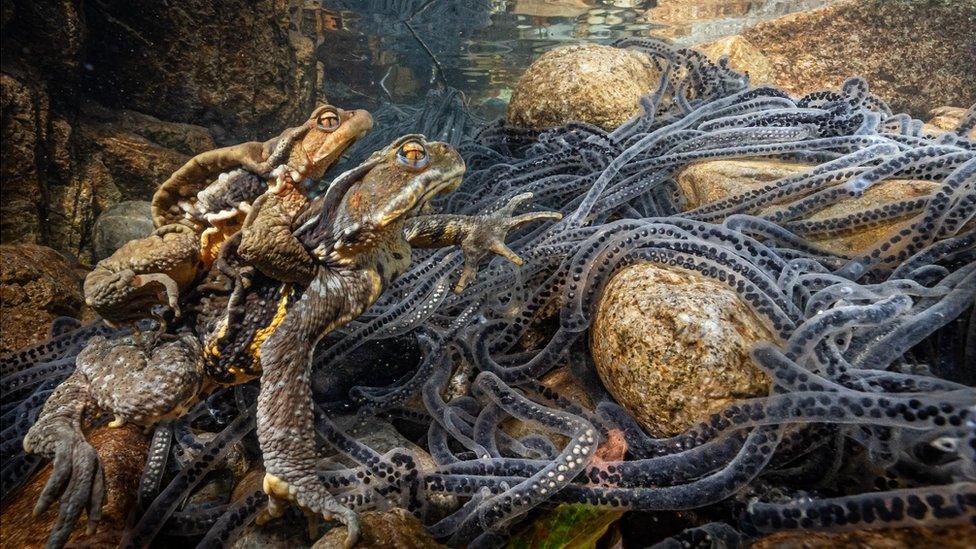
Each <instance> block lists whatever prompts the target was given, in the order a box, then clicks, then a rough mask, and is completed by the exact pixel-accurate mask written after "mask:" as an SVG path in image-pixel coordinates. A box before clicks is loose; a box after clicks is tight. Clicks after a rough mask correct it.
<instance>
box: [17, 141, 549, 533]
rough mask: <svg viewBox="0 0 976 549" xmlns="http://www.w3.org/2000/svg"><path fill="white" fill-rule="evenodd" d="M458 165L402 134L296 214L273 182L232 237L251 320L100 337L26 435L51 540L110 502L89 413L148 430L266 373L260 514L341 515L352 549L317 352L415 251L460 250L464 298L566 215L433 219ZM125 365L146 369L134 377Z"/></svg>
mask: <svg viewBox="0 0 976 549" xmlns="http://www.w3.org/2000/svg"><path fill="white" fill-rule="evenodd" d="M464 171H465V165H464V161H463V160H462V158H461V156H460V155H459V154H458V153H457V151H456V150H454V149H453V148H452V147H451V146H450V145H448V144H446V143H441V142H430V141H427V140H426V139H425V138H424V137H423V136H421V135H407V136H404V137H402V138H400V139H397V140H395V141H394V142H393V143H391V144H390V145H389V146H387V147H386V148H384V149H383V150H381V151H378V152H375V153H374V154H373V155H372V156H370V157H369V158H368V159H367V160H366V161H365V162H364V163H363V164H361V165H360V166H358V167H356V168H354V169H352V170H350V171H348V172H346V173H344V174H342V175H341V176H339V177H338V178H336V179H335V180H334V181H333V182H332V183H331V185H330V186H329V188H328V189H327V191H326V192H325V193H324V194H323V195H321V196H319V197H317V198H315V199H314V200H313V201H311V202H309V203H308V204H307V205H306V206H305V207H304V208H303V209H302V210H301V212H300V213H299V214H298V215H297V216H295V217H294V218H292V219H289V218H288V216H287V215H283V214H282V212H283V211H287V210H288V209H289V208H290V206H289V201H290V200H291V197H292V189H293V187H294V184H295V181H296V179H297V178H295V177H291V178H290V179H288V178H282V179H276V180H275V182H274V183H273V184H272V185H270V186H269V188H268V189H267V190H266V191H265V192H264V193H263V194H262V195H261V197H260V198H258V199H257V200H255V201H254V203H253V206H252V208H251V210H250V212H249V213H248V215H247V217H246V219H245V221H244V225H243V228H242V229H241V231H240V233H239V236H238V237H237V238H240V244H239V247H238V248H239V249H240V248H242V247H243V248H244V249H248V248H250V249H251V250H252V251H251V252H248V253H253V254H254V256H257V257H261V258H262V259H261V260H260V263H263V264H264V265H263V267H262V268H260V269H258V272H256V273H254V276H252V277H251V278H250V279H249V280H248V282H247V283H242V284H237V285H236V286H235V288H234V289H233V296H232V299H231V301H232V304H233V303H238V304H248V305H247V306H246V307H242V306H240V305H238V306H234V305H231V306H228V308H227V311H228V314H231V313H232V312H233V311H235V310H237V311H240V310H242V309H247V311H248V313H247V315H246V316H247V317H248V319H249V320H250V321H249V322H244V323H237V322H228V321H227V320H226V319H224V320H223V321H218V322H216V323H213V324H212V325H209V329H208V330H204V332H203V333H202V334H199V336H198V337H193V336H188V335H186V334H185V333H184V334H182V335H179V336H170V337H168V338H165V339H164V340H163V343H162V344H158V343H154V342H153V341H151V340H153V339H155V338H153V337H150V336H148V335H147V334H136V335H133V336H125V337H120V338H117V339H115V340H108V339H106V338H103V337H96V338H94V339H93V340H92V341H91V342H90V343H89V345H88V346H87V347H86V348H85V350H84V351H83V352H82V353H81V354H80V355H79V356H78V360H77V362H78V368H77V370H76V371H75V372H74V373H73V374H72V375H71V376H70V377H69V378H68V379H67V380H65V381H64V382H63V383H62V384H61V385H60V386H59V387H58V388H57V389H56V390H55V391H54V393H53V394H52V395H51V397H50V398H49V399H48V401H47V402H46V403H45V405H44V408H43V410H42V412H41V414H40V416H39V418H38V420H37V423H36V424H35V425H34V426H33V427H32V428H31V430H30V431H29V432H28V434H27V436H26V437H25V439H24V448H25V449H26V450H27V451H28V452H32V453H37V454H40V455H43V456H46V457H50V458H53V459H54V462H55V467H54V474H53V475H52V476H51V479H50V480H49V482H48V484H47V486H46V487H45V489H44V492H43V493H42V495H41V497H40V498H39V501H38V507H37V509H38V510H39V511H43V510H44V509H46V508H47V507H48V506H50V505H51V503H52V502H53V501H54V500H55V499H57V498H59V497H60V498H61V500H62V504H61V511H60V516H59V521H58V523H57V525H56V527H55V530H54V531H53V532H52V535H51V540H50V542H51V544H52V545H55V546H57V545H61V544H63V542H64V540H65V539H66V538H67V535H68V533H70V530H71V527H72V526H73V525H74V524H75V522H76V521H77V520H78V518H79V517H80V515H81V512H82V509H88V510H89V511H88V512H89V523H91V522H92V521H95V520H97V518H98V512H99V509H100V507H101V504H102V498H103V490H102V481H101V474H100V469H99V462H98V456H97V454H95V451H94V449H93V448H92V447H91V445H89V444H88V442H87V441H86V440H85V438H84V434H83V432H82V430H81V424H82V418H83V417H85V414H86V412H90V411H91V410H93V409H102V410H104V411H106V412H109V413H112V414H115V416H116V424H119V423H122V422H134V423H138V424H142V425H151V424H152V423H153V422H155V421H158V420H159V419H160V418H163V417H169V416H171V415H174V414H180V413H183V411H184V410H185V409H186V407H187V406H188V405H189V403H190V402H192V401H194V399H198V398H200V397H201V396H204V395H205V394H206V393H207V391H208V390H211V389H212V388H213V387H215V386H217V385H220V384H228V385H229V384H235V383H240V382H242V381H246V380H249V379H252V378H254V377H260V392H259V395H258V401H257V434H258V441H259V444H260V448H261V452H262V455H263V459H264V467H265V471H266V474H265V477H264V483H263V486H264V490H265V491H266V492H267V493H268V496H269V502H268V508H267V510H266V517H277V516H280V515H281V514H282V513H284V511H285V509H286V507H287V506H288V505H289V504H295V505H297V506H299V507H300V508H301V509H303V510H304V511H305V512H306V513H310V514H314V515H319V516H322V517H325V518H327V519H328V518H332V517H335V518H338V519H339V520H340V521H342V522H343V523H345V524H346V525H347V527H348V530H347V531H348V537H347V539H346V543H347V546H351V545H352V544H353V543H355V541H356V539H357V537H358V533H359V525H358V518H357V515H356V514H355V513H354V512H353V511H352V510H350V509H348V508H346V507H344V506H342V505H340V504H339V503H338V502H337V501H336V500H335V498H334V497H333V496H332V495H331V494H330V493H329V491H328V490H327V488H326V486H325V485H323V484H322V483H321V482H320V481H319V480H318V478H317V476H316V464H317V461H318V459H319V455H318V452H317V451H316V440H315V428H314V423H313V401H312V393H311V387H310V371H311V360H312V354H313V351H314V349H315V346H316V344H317V343H318V342H319V341H320V340H321V339H322V338H323V337H324V336H325V335H327V334H329V333H330V332H332V331H333V330H335V329H337V328H339V327H341V326H343V325H344V324H346V323H348V322H350V321H351V320H353V319H355V318H356V317H358V316H360V315H361V314H362V313H363V312H364V311H365V310H366V309H367V308H369V307H370V306H371V305H372V304H373V303H374V302H375V301H376V300H377V298H379V296H380V295H381V294H382V293H383V291H384V289H385V288H386V287H387V286H389V284H390V283H391V282H392V281H393V280H394V279H396V278H397V276H399V275H400V274H401V273H403V272H404V271H405V270H406V269H407V268H408V267H409V265H410V261H411V249H412V248H414V247H422V248H439V247H446V246H455V245H457V246H460V248H461V250H462V251H463V253H464V256H465V265H464V268H463V270H462V273H461V275H460V278H459V280H458V284H457V286H456V287H455V290H456V291H460V290H462V289H463V287H464V285H465V284H466V283H467V282H468V281H469V280H470V279H471V278H472V277H473V276H475V274H476V272H477V267H478V263H479V261H480V260H481V259H482V258H484V257H485V256H486V255H488V254H491V253H494V254H497V255H500V256H502V257H504V258H506V259H508V260H510V261H512V262H514V263H516V264H521V259H520V258H519V257H518V256H517V255H516V254H515V253H514V252H513V251H512V250H511V249H509V248H508V247H507V246H506V244H505V238H506V236H507V234H508V232H509V231H510V230H512V229H513V228H516V227H518V226H521V225H523V224H526V223H531V222H535V221H539V220H545V219H559V218H560V217H561V216H560V214H559V213H557V212H534V213H526V214H522V215H514V210H515V208H516V207H517V206H518V205H519V204H521V203H522V202H524V201H525V200H527V199H529V198H530V197H531V194H524V195H519V196H517V197H515V198H513V199H512V200H511V201H510V202H509V203H508V204H507V205H506V206H505V207H503V208H501V209H500V210H498V211H496V212H494V213H490V214H485V215H479V216H464V215H451V214H428V213H427V212H428V210H429V206H428V204H429V202H430V201H431V200H432V199H433V198H434V197H436V196H438V195H440V194H442V193H448V192H451V191H453V190H454V189H455V188H456V187H457V186H458V185H459V183H460V181H461V178H462V176H463V174H464ZM224 249H225V250H226V249H227V246H226V245H225V246H224ZM244 255H247V254H244ZM264 270H267V271H268V272H273V273H274V274H273V275H271V276H269V275H267V274H264V273H263V272H261V271H264ZM275 277H278V278H275ZM201 339H202V340H203V344H201V343H200V340H201ZM231 352H235V353H238V354H237V355H236V357H235V359H234V360H230V361H223V360H221V357H223V356H227V355H228V354H229V353H231ZM130 364H137V365H138V366H139V372H138V373H133V372H129V371H128V368H129V365H130ZM231 368H234V369H236V371H230V370H231Z"/></svg>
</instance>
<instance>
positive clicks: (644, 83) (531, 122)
mask: <svg viewBox="0 0 976 549" xmlns="http://www.w3.org/2000/svg"><path fill="white" fill-rule="evenodd" d="M656 80H657V71H656V70H655V69H654V68H652V66H651V65H650V63H649V60H648V59H647V57H646V56H645V55H644V54H642V53H639V52H635V51H631V50H626V49H620V48H614V47H612V46H602V45H598V44H580V45H573V46H563V47H560V48H556V49H553V50H550V51H548V52H546V53H545V54H543V55H542V57H540V58H539V59H537V60H536V61H535V62H534V63H532V65H531V66H529V68H528V69H526V70H525V74H523V75H522V78H521V79H519V82H518V84H517V85H516V87H515V91H514V92H513V93H512V100H511V102H510V103H509V105H508V121H509V123H511V124H514V125H516V126H524V127H531V128H535V129H544V128H552V127H556V126H561V125H563V124H566V123H568V122H573V121H579V122H587V123H590V124H595V125H597V126H600V127H602V128H605V129H608V130H609V129H613V128H616V127H617V126H619V125H620V124H622V123H623V122H625V121H627V119H629V118H630V117H632V116H634V115H635V114H637V113H638V112H639V110H640V103H639V100H640V97H641V96H642V95H645V94H647V93H648V91H649V90H652V89H653V88H654V86H655V84H656Z"/></svg>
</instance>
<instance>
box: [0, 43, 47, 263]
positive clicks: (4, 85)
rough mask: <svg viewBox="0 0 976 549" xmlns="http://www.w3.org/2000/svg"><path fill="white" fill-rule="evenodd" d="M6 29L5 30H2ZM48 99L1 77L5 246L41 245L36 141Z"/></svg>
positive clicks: (0, 194) (0, 202) (1, 233)
mask: <svg viewBox="0 0 976 549" xmlns="http://www.w3.org/2000/svg"><path fill="white" fill-rule="evenodd" d="M5 28H6V27H5ZM47 102H48V97H47V95H46V94H45V93H43V91H41V90H39V89H38V88H37V87H36V86H31V85H29V84H28V83H25V82H22V81H21V80H19V79H17V78H14V77H13V76H11V75H9V74H7V73H3V74H0V104H2V106H3V130H2V136H0V150H2V156H3V163H2V164H0V178H2V180H3V186H2V187H0V238H2V239H3V242H4V243H10V242H18V241H20V242H35V243H36V242H40V241H41V221H40V216H39V215H38V212H39V211H40V208H41V206H42V204H43V200H44V194H43V193H42V192H41V175H40V173H38V172H39V167H38V162H39V158H38V157H39V151H38V148H37V145H38V141H39V140H41V139H42V132H43V131H44V128H46V126H47V117H48V115H49V109H48V105H47Z"/></svg>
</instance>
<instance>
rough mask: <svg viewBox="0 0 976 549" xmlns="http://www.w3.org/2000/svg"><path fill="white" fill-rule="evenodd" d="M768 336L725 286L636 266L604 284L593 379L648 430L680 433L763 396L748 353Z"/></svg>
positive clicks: (763, 382)
mask: <svg viewBox="0 0 976 549" xmlns="http://www.w3.org/2000/svg"><path fill="white" fill-rule="evenodd" d="M772 339H773V336H772V334H770V332H769V331H768V330H767V329H766V328H765V326H763V324H762V323H761V322H760V321H759V319H758V318H756V316H755V315H754V314H753V313H752V311H751V310H750V309H749V308H748V306H747V305H746V304H745V303H744V302H743V301H742V300H741V299H740V298H739V297H738V296H737V295H736V293H735V291H734V290H732V289H730V288H729V287H728V286H726V285H724V284H722V283H720V282H718V281H716V280H713V279H709V278H705V277H703V276H701V275H699V274H697V273H695V272H693V271H688V270H685V269H681V268H675V267H669V268H664V267H660V266H658V265H655V264H650V263H640V264H637V265H632V266H630V267H627V268H625V269H622V270H621V271H620V272H618V273H617V274H616V275H614V276H613V278H612V279H611V280H610V282H609V283H608V284H607V287H606V288H605V289H604V291H603V297H602V298H601V300H600V303H599V305H598V307H597V311H596V314H595V315H594V318H593V326H592V331H591V334H590V350H591V352H592V354H593V360H594V362H595V363H596V370H597V374H598V375H599V376H600V379H601V380H603V383H604V385H605V386H606V388H607V389H608V390H609V391H610V393H611V394H613V396H614V398H615V399H616V400H617V402H619V403H620V405H621V406H623V407H624V408H626V409H627V410H628V411H629V412H630V413H631V414H633V415H634V417H635V418H636V419H637V421H638V422H639V423H640V424H641V426H642V427H644V429H645V430H647V432H648V433H649V434H651V435H653V436H657V437H666V436H672V435H676V434H678V433H681V432H682V431H684V430H685V429H687V428H688V427H690V426H692V425H694V424H696V423H697V422H699V421H703V420H705V419H706V418H707V417H708V415H709V414H711V413H714V412H716V411H718V410H721V409H722V408H724V407H725V406H727V405H728V404H730V403H732V402H734V401H736V400H738V399H743V398H750V397H755V396H761V395H765V394H766V392H767V388H768V385H769V380H768V378H767V377H766V375H765V374H764V373H763V372H762V371H760V370H759V369H758V368H757V367H756V366H754V365H753V364H752V360H751V359H750V357H749V351H750V349H751V348H752V345H753V344H755V343H757V342H759V341H770V340H772Z"/></svg>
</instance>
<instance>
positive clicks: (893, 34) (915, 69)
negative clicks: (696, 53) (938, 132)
mask: <svg viewBox="0 0 976 549" xmlns="http://www.w3.org/2000/svg"><path fill="white" fill-rule="evenodd" d="M740 36H741V38H742V39H743V41H744V43H748V44H750V45H751V46H753V47H754V48H755V51H752V52H751V53H749V54H748V55H745V54H741V53H735V52H725V51H723V50H722V48H719V47H716V46H714V45H712V44H705V45H704V48H703V49H704V50H705V52H706V53H710V54H712V55H715V56H717V55H721V54H722V53H730V61H731V65H732V67H733V68H735V69H738V70H743V71H748V72H749V73H750V74H753V73H755V74H756V75H760V74H766V73H767V72H769V71H770V68H771V73H772V77H773V79H772V81H771V82H772V83H775V85H776V86H778V87H779V88H781V89H783V90H784V91H787V92H789V93H790V94H792V95H804V94H807V93H810V92H813V91H817V90H822V89H836V88H837V87H839V86H840V84H841V83H842V82H843V81H844V80H845V79H846V78H848V77H850V76H852V75H859V76H862V77H864V78H865V79H866V80H867V81H868V84H869V85H870V86H871V91H872V92H873V93H875V94H877V95H878V96H880V97H881V98H882V99H884V100H885V101H887V102H888V103H889V104H890V105H891V108H892V110H894V111H895V112H901V111H906V112H909V113H911V114H912V115H914V116H916V117H921V116H924V114H925V113H926V112H927V111H928V110H929V109H931V108H933V107H936V106H939V105H972V104H973V103H976V86H973V65H974V64H976V52H974V50H973V47H972V43H973V39H972V37H973V36H976V3H974V2H972V1H969V0H967V1H964V2H949V1H932V2H891V1H888V0H848V1H844V2H837V3H836V4H831V5H829V6H827V7H824V8H821V9H816V10H811V11H804V12H798V13H793V14H790V15H786V16H783V17H780V18H778V19H773V20H771V21H765V22H762V23H759V24H757V25H755V26H753V27H750V28H748V29H746V30H744V31H743V32H742V33H741V35H740ZM959 44H969V46H963V47H958V46H957V45H959ZM854 53H856V55H854ZM757 82H765V79H764V78H759V79H754V80H753V83H757Z"/></svg>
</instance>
